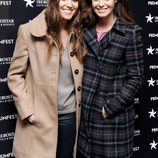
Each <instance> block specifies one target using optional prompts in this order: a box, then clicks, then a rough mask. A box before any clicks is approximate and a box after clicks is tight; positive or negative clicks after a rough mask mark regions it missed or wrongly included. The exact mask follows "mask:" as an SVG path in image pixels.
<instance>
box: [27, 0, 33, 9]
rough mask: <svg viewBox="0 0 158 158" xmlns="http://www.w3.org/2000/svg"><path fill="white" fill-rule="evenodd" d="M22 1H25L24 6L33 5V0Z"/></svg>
mask: <svg viewBox="0 0 158 158" xmlns="http://www.w3.org/2000/svg"><path fill="white" fill-rule="evenodd" d="M24 2H26V8H27V7H33V5H32V4H33V3H34V2H35V0H24Z"/></svg>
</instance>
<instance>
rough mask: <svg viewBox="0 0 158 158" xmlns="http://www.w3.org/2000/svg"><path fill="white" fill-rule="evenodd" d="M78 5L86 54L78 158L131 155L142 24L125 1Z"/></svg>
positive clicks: (98, 0)
mask: <svg viewBox="0 0 158 158" xmlns="http://www.w3.org/2000/svg"><path fill="white" fill-rule="evenodd" d="M85 5H86V6H85ZM83 7H84V9H83V19H84V25H83V26H84V38H85V41H86V43H87V49H88V54H87V56H86V58H85V61H84V73H83V74H84V75H83V88H82V107H81V109H82V110H81V122H80V129H79V135H78V147H77V158H131V157H132V150H133V133H134V120H135V108H134V104H133V97H134V96H135V94H136V92H137V91H138V90H139V89H140V87H141V85H142V80H143V79H142V78H143V73H144V72H143V71H144V70H143V69H144V68H143V44H142V35H141V33H142V29H141V27H139V26H138V25H136V24H134V22H133V20H132V18H131V16H130V15H129V4H128V0H118V1H116V0H85V4H84V6H83Z"/></svg>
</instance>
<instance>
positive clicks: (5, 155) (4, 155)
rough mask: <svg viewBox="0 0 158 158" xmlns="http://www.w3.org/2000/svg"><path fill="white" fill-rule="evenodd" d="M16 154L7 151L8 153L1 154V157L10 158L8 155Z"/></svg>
mask: <svg viewBox="0 0 158 158" xmlns="http://www.w3.org/2000/svg"><path fill="white" fill-rule="evenodd" d="M13 156H14V155H13V153H7V154H1V155H0V158H6V157H7V158H8V157H13Z"/></svg>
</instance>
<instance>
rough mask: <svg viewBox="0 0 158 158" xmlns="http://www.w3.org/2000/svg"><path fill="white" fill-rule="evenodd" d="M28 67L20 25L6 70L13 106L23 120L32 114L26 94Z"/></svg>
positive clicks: (30, 102)
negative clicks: (8, 66)
mask: <svg viewBox="0 0 158 158" xmlns="http://www.w3.org/2000/svg"><path fill="white" fill-rule="evenodd" d="M28 65H29V57H28V47H27V43H26V40H25V38H24V29H23V26H22V25H21V26H20V27H19V30H18V37H17V40H16V44H15V49H14V53H13V59H12V62H11V65H10V68H9V70H8V87H9V89H10V91H11V92H12V95H13V99H14V102H15V106H16V108H17V111H18V114H19V116H20V118H21V119H22V120H23V119H25V118H27V117H28V116H29V115H31V114H33V103H32V102H33V101H32V98H31V96H30V95H29V94H28V92H27V84H26V73H27V68H28Z"/></svg>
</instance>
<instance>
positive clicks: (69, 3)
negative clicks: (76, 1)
mask: <svg viewBox="0 0 158 158" xmlns="http://www.w3.org/2000/svg"><path fill="white" fill-rule="evenodd" d="M67 7H69V8H72V7H73V4H72V0H68V1H67Z"/></svg>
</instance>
